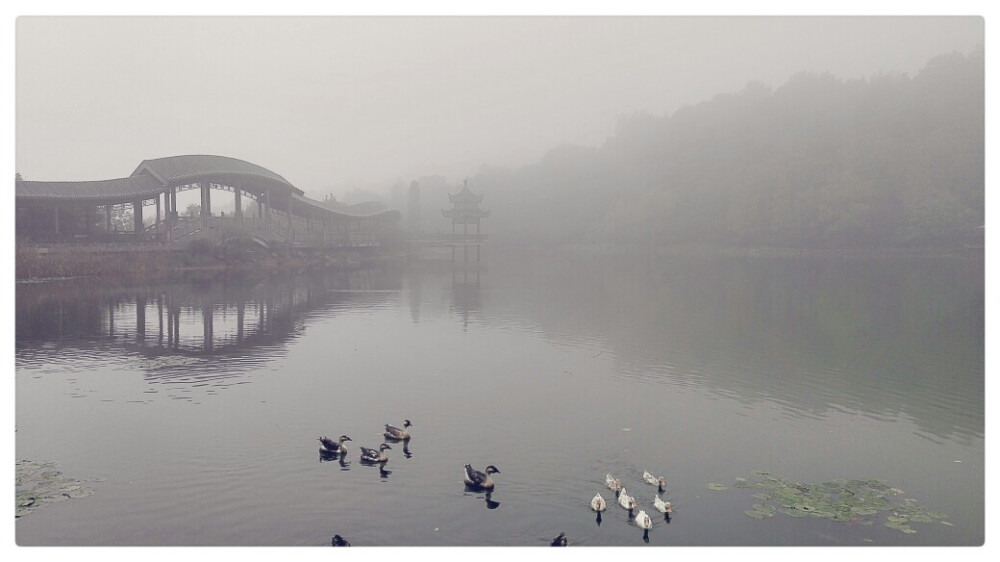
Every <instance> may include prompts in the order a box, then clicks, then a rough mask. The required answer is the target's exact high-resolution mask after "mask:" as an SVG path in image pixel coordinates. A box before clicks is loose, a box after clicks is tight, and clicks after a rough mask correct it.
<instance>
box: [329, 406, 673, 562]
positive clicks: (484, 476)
mask: <svg viewBox="0 0 1000 562" xmlns="http://www.w3.org/2000/svg"><path fill="white" fill-rule="evenodd" d="M412 425H413V424H412V423H410V420H403V427H402V428H398V427H396V426H393V425H390V424H388V423H387V424H385V432H384V433H383V434H382V435H383V436H384V437H385V438H386V440H388V441H403V442H408V441H409V440H410V431H409V428H410V427H411V426H412ZM347 441H353V439H351V438H350V436H348V435H341V436H340V437H338V438H337V440H336V441H334V440H332V439H330V438H328V437H320V438H319V443H320V447H319V454H320V456H321V457H322V458H333V457H341V458H342V457H343V456H344V455H346V454H347V445H346V442H347ZM360 449H361V462H363V463H374V464H379V465H380V467H381V466H384V465H385V463H387V462H388V461H389V458H388V457H387V456H386V454H385V451H386V450H392V447H390V446H389V444H388V443H382V444H381V445H379V447H378V448H377V449H369V448H368V447H360ZM404 451H405V446H404ZM493 474H500V469H498V468H497V467H496V466H494V465H492V464H491V465H489V466H487V467H486V468H485V469H484V470H482V471H479V470H476V469H474V468H472V465H470V464H466V465H465V473H464V475H463V476H464V481H465V485H466V486H467V487H469V488H471V489H473V490H478V491H486V492H487V495H488V493H489V492H492V491H493V489H494V488H495V487H496V483H495V482H494V481H493V478H492V475H493ZM642 479H643V480H644V481H645V482H646V483H647V484H650V485H653V486H656V487H657V494H656V495H655V496H654V497H653V507H655V508H656V509H657V510H658V511H659V512H660V513H663V514H664V518H665V519H666V521H667V522H668V523H669V522H670V515H671V514H672V513H673V512H674V508H673V506H672V505H671V504H670V502H668V501H664V500H663V499H662V498H660V494H662V493H663V492H664V491H665V490H666V486H667V481H666V480H665V479H664V478H662V477H656V476H653V475H652V474H650V473H649V471H648V470H646V471H643V473H642ZM604 485H605V486H607V487H608V488H609V489H610V490H611V491H612V492H614V493H615V497H617V498H618V505H620V506H622V507H623V508H625V509H627V510H628V514H629V517H630V518H632V512H633V511H635V510H636V509H637V508H638V501H637V500H636V499H635V496H630V495H629V493H628V491H627V490H626V489H625V487H624V486H622V483H621V480H619V479H617V478H615V477H613V476H611V474H610V473H609V474H607V475H606V476H605V478H604ZM487 499H488V498H487ZM590 508H591V509H592V510H594V511H596V512H597V523H598V524H600V523H601V512H603V511H605V510H607V509H608V504H607V502H606V501H605V500H604V497H602V496H601V494H600V493H598V494H597V495H595V496H594V498H593V499H592V500H590ZM632 519H633V521H634V522H635V524H636V525H637V526H639V528H640V529H642V530H643V535H642V540H643V541H645V542H649V530H650V529H652V528H653V519H652V518H651V517H650V516H649V514H647V513H646V511H645V510H644V509H640V510H639V513H638V514H636V515H635V517H634V518H632ZM330 544H331V545H332V546H351V543H349V542H347V540H346V539H344V537H341V536H340V535H334V536H333V539H331V541H330ZM550 544H551V545H552V546H568V545H569V539H568V538H567V537H566V533H559V535H558V536H557V537H555V538H554V539H552V542H551V543H550Z"/></svg>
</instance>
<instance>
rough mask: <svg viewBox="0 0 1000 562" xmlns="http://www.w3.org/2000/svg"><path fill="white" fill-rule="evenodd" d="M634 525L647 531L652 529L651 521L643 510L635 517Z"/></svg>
mask: <svg viewBox="0 0 1000 562" xmlns="http://www.w3.org/2000/svg"><path fill="white" fill-rule="evenodd" d="M635 524H636V525H638V526H639V527H641V528H643V529H646V530H647V531H648V530H649V529H652V528H653V519H652V518H651V517H650V516H649V515H648V514H647V513H646V511H645V510H642V509H640V510H639V515H636V516H635Z"/></svg>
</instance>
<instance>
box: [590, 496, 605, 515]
mask: <svg viewBox="0 0 1000 562" xmlns="http://www.w3.org/2000/svg"><path fill="white" fill-rule="evenodd" d="M607 508H608V504H607V502H605V501H604V498H602V497H601V494H597V495H596V496H594V499H592V500H590V509H593V510H594V511H604V510H605V509H607Z"/></svg>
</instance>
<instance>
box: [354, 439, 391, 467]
mask: <svg viewBox="0 0 1000 562" xmlns="http://www.w3.org/2000/svg"><path fill="white" fill-rule="evenodd" d="M386 449H392V447H390V446H389V444H388V443H382V444H381V445H379V446H378V449H369V448H368V447H361V460H362V461H364V462H377V463H384V462H388V461H389V458H388V457H386V456H385V452H384V451H385V450H386Z"/></svg>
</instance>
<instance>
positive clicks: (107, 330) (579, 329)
mask: <svg viewBox="0 0 1000 562" xmlns="http://www.w3.org/2000/svg"><path fill="white" fill-rule="evenodd" d="M488 258H489V259H488V261H487V263H485V264H484V267H483V268H481V269H463V268H458V269H453V268H452V267H451V266H450V265H449V264H447V263H445V264H438V265H428V264H423V265H416V264H415V265H413V266H410V267H406V266H399V267H393V268H387V269H379V270H362V271H354V272H350V273H345V272H326V273H309V274H298V275H279V276H274V277H270V278H265V277H262V278H260V279H256V280H244V281H228V282H224V281H216V282H208V281H202V282H200V283H192V284H179V285H163V286H149V287H133V288H120V289H119V288H112V287H108V286H107V285H100V284H93V283H85V282H62V283H44V284H41V283H39V284H20V285H18V288H17V326H16V327H17V336H16V357H15V365H16V390H17V395H16V407H17V417H16V422H17V433H16V447H17V450H16V454H17V458H18V459H33V460H49V461H54V462H55V463H56V466H57V467H58V469H59V470H61V471H63V473H64V474H65V475H66V476H68V477H71V478H76V479H81V480H88V481H92V482H90V485H91V486H92V487H93V488H94V490H95V493H94V494H93V495H91V496H90V497H86V498H82V499H72V500H68V501H62V502H59V503H54V504H51V505H46V506H44V507H43V508H40V509H38V510H36V511H34V512H32V513H30V514H29V515H27V516H25V517H22V518H21V519H19V520H18V521H17V531H16V533H17V542H18V544H20V545H315V546H324V545H329V542H330V537H331V536H332V535H333V534H340V535H342V536H344V537H346V538H347V539H348V540H350V541H351V542H352V544H354V545H355V546H359V545H526V546H544V545H547V544H548V541H549V540H551V538H552V537H554V536H556V535H557V534H558V533H559V532H566V534H567V535H568V537H569V539H570V543H571V544H574V545H615V546H624V545H634V546H637V547H642V546H646V543H644V542H643V541H642V531H641V530H640V529H639V528H638V527H637V526H636V525H635V524H634V523H631V522H629V521H628V518H627V515H626V512H625V510H623V509H621V508H620V507H618V506H617V504H616V503H614V501H613V500H614V496H613V494H612V493H611V492H610V491H609V490H608V489H607V488H605V487H604V485H603V480H604V476H605V474H607V473H612V474H614V475H615V476H617V477H619V478H621V479H622V481H623V484H624V485H625V486H626V489H627V490H628V491H629V492H630V493H632V494H633V495H636V496H637V499H638V501H639V506H640V508H643V509H645V510H646V511H647V512H648V513H650V514H651V515H653V516H654V527H653V529H652V530H651V531H650V533H649V543H648V546H670V545H977V544H981V543H982V542H983V540H984V522H983V521H984V520H983V514H984V506H983V503H984V500H983V497H984V495H983V494H984V460H983V433H984V422H983V410H984V377H983V368H984V359H983V330H984V329H983V318H984V315H983V302H984V296H983V264H982V260H979V259H880V260H874V259H847V258H844V259H807V258H797V259H749V258H740V259H737V258H732V259H708V258H705V259H696V258H660V259H651V258H648V257H634V256H633V257H608V256H568V255H565V254H503V253H500V252H494V253H493V254H490V255H488ZM140 326H141V329H140ZM404 418H408V419H410V420H412V422H413V427H412V428H411V429H412V433H413V438H412V440H411V441H410V442H409V444H408V446H407V447H405V448H404V447H403V444H401V443H394V444H392V447H393V449H392V450H390V451H388V454H389V459H390V460H389V462H388V463H387V465H386V469H387V471H385V472H380V471H379V469H378V468H377V467H373V466H365V465H362V464H361V463H360V462H358V458H357V455H358V446H366V447H375V446H378V444H379V443H381V442H382V437H381V431H382V425H383V424H384V423H386V422H392V423H394V424H397V425H398V424H400V423H401V422H402V421H403V419H404ZM342 433H346V434H348V435H350V436H351V437H352V438H353V442H350V443H349V446H350V447H351V449H350V452H349V454H348V455H347V456H346V457H345V458H344V459H343V461H342V462H336V461H333V462H321V461H320V458H319V455H318V454H317V447H318V443H317V440H316V439H317V437H319V436H321V435H328V436H331V437H336V436H338V435H340V434H342ZM404 449H405V450H404ZM465 463H471V464H472V465H473V466H475V467H476V468H479V469H482V468H484V467H485V466H486V465H488V464H493V465H496V466H497V467H498V468H500V470H501V474H498V475H496V480H497V482H498V484H497V488H496V490H495V492H494V493H493V494H492V495H491V496H490V497H489V498H487V497H485V495H484V494H482V493H476V492H471V491H468V490H466V489H465V488H464V486H463V484H462V467H463V465H464V464H465ZM644 470H649V471H650V472H652V473H654V474H656V475H662V476H664V477H665V478H666V479H667V481H668V486H667V491H666V493H665V494H664V497H665V498H666V499H668V500H670V501H672V502H673V504H674V506H675V513H674V516H673V518H672V520H671V521H670V523H669V524H668V523H667V522H665V521H664V520H663V519H662V515H660V514H659V513H658V512H656V511H655V510H654V509H653V506H652V500H653V496H654V494H655V493H656V488H655V487H653V486H649V485H646V484H644V483H643V482H642V479H641V474H642V472H643V471H644ZM753 470H768V471H771V472H773V473H776V474H780V475H782V476H784V477H785V478H787V479H788V480H791V481H797V482H823V481H828V480H831V479H838V478H842V479H874V478H878V479H882V480H885V481H886V482H888V483H889V484H890V485H891V486H893V487H897V488H899V489H901V490H903V491H904V492H905V493H904V494H903V495H902V496H900V497H901V498H903V497H912V498H914V499H916V500H918V501H919V502H920V503H921V504H922V505H927V506H928V507H929V508H930V509H933V510H939V511H943V512H945V513H947V514H948V518H947V519H946V520H945V521H946V522H947V524H942V523H940V522H937V521H935V522H933V523H915V524H913V526H914V528H915V529H916V530H917V531H918V532H917V533H916V534H903V533H900V532H899V531H896V530H893V529H889V528H886V527H885V526H883V525H882V521H884V514H883V515H882V516H881V518H877V519H876V520H875V522H874V524H872V525H866V524H861V523H860V522H854V523H841V522H834V521H830V520H827V519H821V518H814V517H806V518H801V519H795V518H791V517H787V516H784V515H781V514H778V515H777V516H776V517H774V518H773V519H768V520H754V519H751V518H749V517H747V516H746V515H744V510H747V509H750V506H751V505H752V504H753V503H756V502H758V501H759V500H756V499H754V498H752V497H751V496H750V491H749V490H740V489H735V488H732V487H730V489H728V490H726V491H721V492H719V491H713V490H709V489H707V488H706V486H707V484H708V483H710V482H719V483H726V484H731V483H732V482H733V481H734V479H735V478H737V477H748V476H749V475H750V473H751V471H753ZM598 492H601V493H602V495H603V496H604V497H605V498H606V499H608V500H609V504H610V505H609V507H608V511H607V512H605V513H604V515H603V518H602V523H601V524H600V525H598V524H597V522H596V521H595V514H594V513H593V512H592V511H590V509H589V501H590V498H592V497H593V496H594V494H596V493H598Z"/></svg>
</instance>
